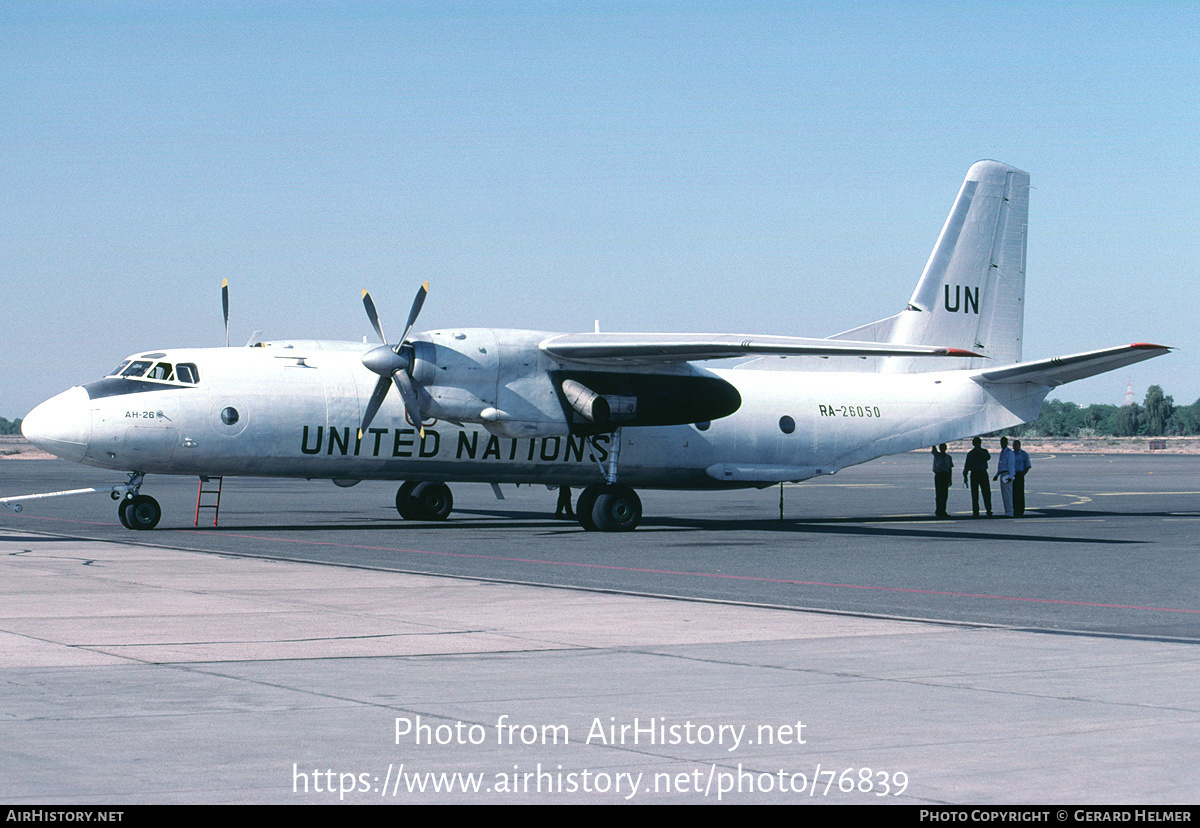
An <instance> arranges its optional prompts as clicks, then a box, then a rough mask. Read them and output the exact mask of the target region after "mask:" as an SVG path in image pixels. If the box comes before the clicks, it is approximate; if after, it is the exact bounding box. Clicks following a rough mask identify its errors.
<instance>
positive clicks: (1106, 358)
mask: <svg viewBox="0 0 1200 828" xmlns="http://www.w3.org/2000/svg"><path fill="white" fill-rule="evenodd" d="M1170 350H1171V349H1170V348H1169V347H1167V346H1165V345H1152V344H1150V343H1148V342H1136V343H1134V344H1133V345H1122V346H1120V347H1118V348H1105V349H1103V350H1100V351H1088V352H1087V353H1085V354H1072V355H1071V356H1061V357H1053V358H1051V359H1039V360H1037V361H1035V362H1021V363H1018V364H1016V365H1006V366H1004V367H1003V368H989V369H987V370H984V371H980V372H979V373H978V374H976V375H975V379H976V380H979V381H982V382H999V383H1016V382H1031V383H1034V384H1035V385H1047V386H1050V387H1051V388H1053V387H1055V386H1058V385H1062V384H1063V383H1065V382H1073V381H1074V380H1078V379H1084V378H1086V377H1090V376H1094V375H1096V374H1103V373H1104V372H1105V371H1111V370H1113V369H1114V368H1123V367H1124V366H1126V365H1132V364H1133V363H1135V362H1141V361H1142V360H1144V359H1150V358H1152V357H1156V356H1162V355H1163V354H1165V353H1168V352H1170Z"/></svg>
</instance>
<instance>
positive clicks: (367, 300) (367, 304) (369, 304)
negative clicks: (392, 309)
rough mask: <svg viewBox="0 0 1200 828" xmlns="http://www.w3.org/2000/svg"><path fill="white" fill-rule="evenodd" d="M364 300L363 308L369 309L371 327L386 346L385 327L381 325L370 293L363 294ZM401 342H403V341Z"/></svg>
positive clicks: (364, 292)
mask: <svg viewBox="0 0 1200 828" xmlns="http://www.w3.org/2000/svg"><path fill="white" fill-rule="evenodd" d="M362 300H363V307H364V308H366V309H367V319H369V320H371V327H373V328H374V329H375V333H377V334H378V335H379V341H380V342H382V343H383V344H384V345H386V344H387V337H386V336H384V335H383V326H381V325H380V324H379V312H378V311H377V310H375V300H373V299H372V298H371V294H370V292H368V291H366V290H364V291H363V293H362ZM401 341H402V342H403V340H401Z"/></svg>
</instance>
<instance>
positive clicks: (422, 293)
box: [396, 282, 429, 353]
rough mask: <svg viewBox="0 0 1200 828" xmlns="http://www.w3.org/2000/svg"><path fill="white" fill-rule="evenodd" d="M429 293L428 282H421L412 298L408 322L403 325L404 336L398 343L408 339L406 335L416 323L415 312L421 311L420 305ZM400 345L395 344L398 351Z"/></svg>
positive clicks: (401, 343)
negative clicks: (419, 287) (414, 296)
mask: <svg viewBox="0 0 1200 828" xmlns="http://www.w3.org/2000/svg"><path fill="white" fill-rule="evenodd" d="M428 295H429V282H422V283H421V289H420V290H418V291H417V296H416V298H415V299H413V303H412V310H410V311H409V312H408V324H407V325H405V326H404V336H402V337H400V345H403V344H404V343H405V342H407V341H408V335H409V334H410V333H411V332H412V329H413V325H414V324H416V321H417V314H419V313H420V312H421V306H422V305H424V304H425V297H426V296H428ZM400 345H397V346H396V349H397V353H399V348H400Z"/></svg>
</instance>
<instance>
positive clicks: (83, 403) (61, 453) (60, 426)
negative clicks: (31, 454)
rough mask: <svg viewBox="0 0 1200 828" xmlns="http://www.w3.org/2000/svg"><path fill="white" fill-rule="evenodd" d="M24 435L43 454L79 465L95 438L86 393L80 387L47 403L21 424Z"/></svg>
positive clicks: (34, 410) (36, 409)
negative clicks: (48, 453) (92, 438)
mask: <svg viewBox="0 0 1200 828" xmlns="http://www.w3.org/2000/svg"><path fill="white" fill-rule="evenodd" d="M21 433H22V434H24V435H25V439H26V440H28V441H29V442H31V443H33V444H34V445H35V446H37V447H38V448H40V449H42V450H43V451H48V452H50V453H51V454H53V455H55V456H57V457H61V458H62V459H64V460H70V461H72V462H74V463H78V462H79V461H81V460H82V459H83V455H84V454H85V453H86V452H87V445H88V440H90V439H91V436H92V418H91V413H90V411H89V406H88V395H87V392H86V391H84V390H83V389H82V388H80V387H78V386H77V387H75V388H72V389H70V390H68V391H64V392H62V393H61V394H59V395H58V396H56V397H51V398H50V399H48V400H46V401H45V402H44V403H42V404H41V405H39V406H38V407H37V408H35V409H33V411H30V412H29V414H28V416H26V417H25V419H23V420H22V421H21Z"/></svg>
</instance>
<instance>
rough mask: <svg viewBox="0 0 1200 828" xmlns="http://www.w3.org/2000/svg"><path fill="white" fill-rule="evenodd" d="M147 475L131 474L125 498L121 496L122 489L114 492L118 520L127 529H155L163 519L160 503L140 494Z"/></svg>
mask: <svg viewBox="0 0 1200 828" xmlns="http://www.w3.org/2000/svg"><path fill="white" fill-rule="evenodd" d="M145 477H146V475H145V474H143V473H141V472H131V473H130V475H129V482H128V483H126V484H125V496H124V497H122V496H121V494H120V491H121V490H120V487H119V486H118V487H115V488H114V489H113V491H112V496H113V499H114V500H117V499H120V501H121V502H120V503H118V504H117V518H118V519H119V520H120V521H121V525H122V526H124V527H125V528H126V529H153V528H154V527H155V526H158V521H159V520H161V519H162V507H161V506H159V505H158V501H157V500H155V499H154V498H152V497H150V496H149V495H144V494H139V493H138V492H139V491H140V489H141V488H142V481H143V480H144V479H145Z"/></svg>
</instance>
